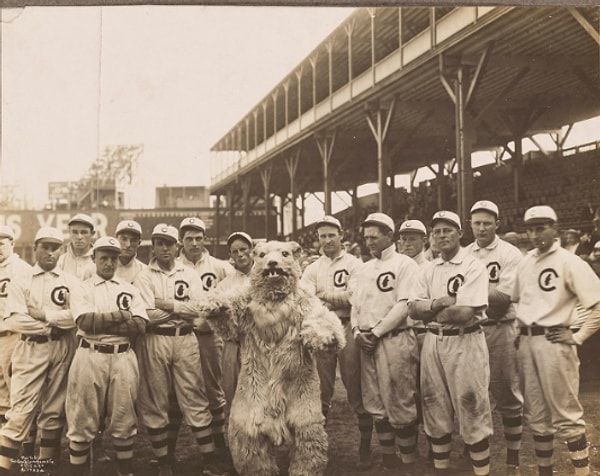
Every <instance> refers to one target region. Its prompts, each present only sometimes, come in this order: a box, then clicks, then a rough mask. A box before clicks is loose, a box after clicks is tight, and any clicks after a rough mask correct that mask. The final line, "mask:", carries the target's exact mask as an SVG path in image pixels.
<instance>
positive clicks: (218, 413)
mask: <svg viewBox="0 0 600 476" xmlns="http://www.w3.org/2000/svg"><path fill="white" fill-rule="evenodd" d="M210 414H211V416H212V421H211V423H210V428H211V430H212V436H213V441H214V443H215V447H216V448H225V447H226V446H227V445H226V443H225V407H221V408H214V409H213V408H211V409H210Z"/></svg>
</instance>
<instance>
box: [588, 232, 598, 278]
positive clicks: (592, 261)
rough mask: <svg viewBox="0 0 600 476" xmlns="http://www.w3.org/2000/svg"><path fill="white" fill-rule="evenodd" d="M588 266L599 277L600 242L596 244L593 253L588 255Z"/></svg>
mask: <svg viewBox="0 0 600 476" xmlns="http://www.w3.org/2000/svg"><path fill="white" fill-rule="evenodd" d="M590 266H591V267H592V269H593V270H594V272H595V273H596V274H597V275H598V276H599V277H600V241H597V242H596V244H595V245H594V249H593V251H592V252H591V253H590Z"/></svg>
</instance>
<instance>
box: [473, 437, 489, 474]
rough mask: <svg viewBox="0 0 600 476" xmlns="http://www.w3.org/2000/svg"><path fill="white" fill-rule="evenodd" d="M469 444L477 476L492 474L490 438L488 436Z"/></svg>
mask: <svg viewBox="0 0 600 476" xmlns="http://www.w3.org/2000/svg"><path fill="white" fill-rule="evenodd" d="M468 446H469V456H470V458H471V464H472V465H473V472H474V473H475V476H487V475H488V474H490V443H489V441H488V439H487V438H486V439H484V440H481V441H478V442H477V443H474V444H472V445H468Z"/></svg>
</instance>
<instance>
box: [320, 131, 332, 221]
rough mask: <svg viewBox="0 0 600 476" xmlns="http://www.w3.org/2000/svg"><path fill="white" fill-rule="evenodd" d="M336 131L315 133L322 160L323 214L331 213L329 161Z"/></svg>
mask: <svg viewBox="0 0 600 476" xmlns="http://www.w3.org/2000/svg"><path fill="white" fill-rule="evenodd" d="M335 136H336V131H335V130H332V131H326V132H321V133H316V134H315V140H316V141H317V147H318V148H319V153H320V154H321V160H322V161H323V194H324V195H325V200H324V201H325V203H324V207H325V214H326V215H331V187H330V183H329V161H330V160H331V155H332V153H333V146H334V145H335Z"/></svg>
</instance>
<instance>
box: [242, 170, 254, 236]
mask: <svg viewBox="0 0 600 476" xmlns="http://www.w3.org/2000/svg"><path fill="white" fill-rule="evenodd" d="M250 185H252V178H251V177H250V175H246V176H244V177H242V178H241V180H240V186H241V188H242V207H243V210H242V229H243V230H247V229H248V217H249V216H250V207H249V205H250V200H249V199H250Z"/></svg>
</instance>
